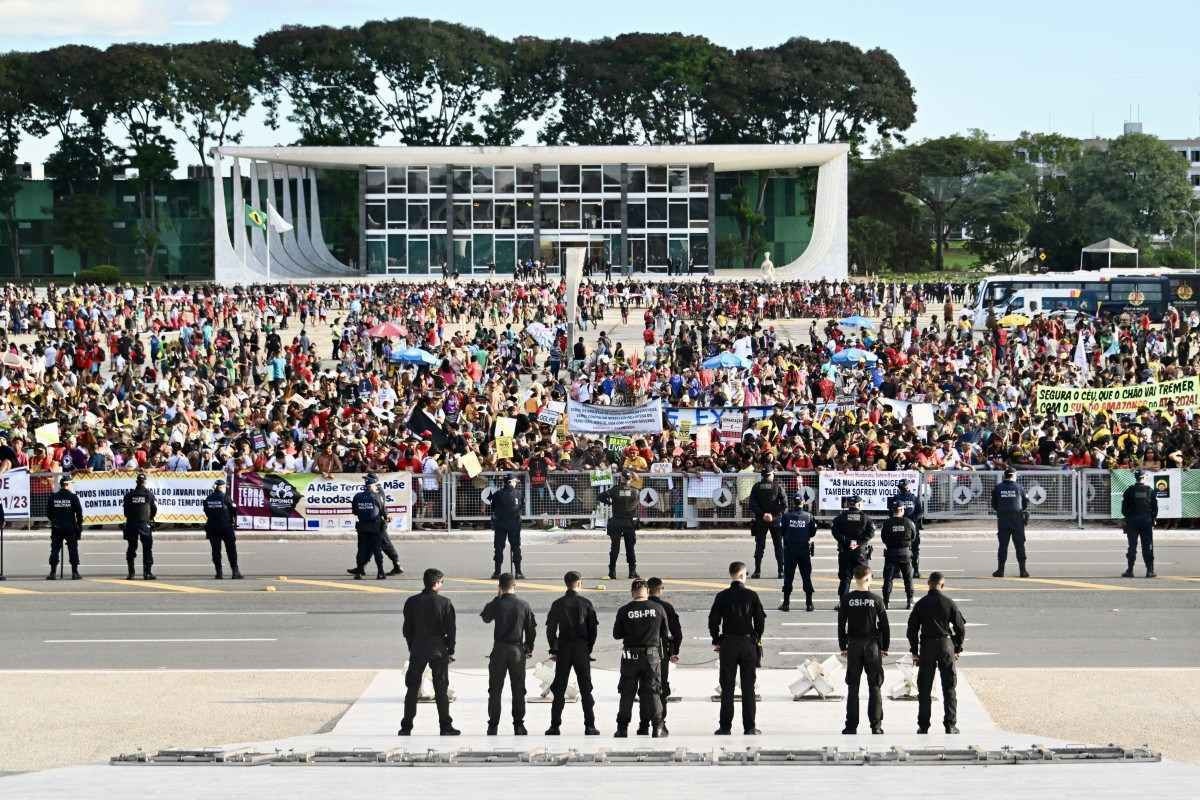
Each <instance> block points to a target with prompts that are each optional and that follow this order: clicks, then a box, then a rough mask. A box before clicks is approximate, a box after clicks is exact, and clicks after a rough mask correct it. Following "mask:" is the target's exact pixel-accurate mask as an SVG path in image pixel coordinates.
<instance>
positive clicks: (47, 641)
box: [42, 639, 279, 644]
mask: <svg viewBox="0 0 1200 800" xmlns="http://www.w3.org/2000/svg"><path fill="white" fill-rule="evenodd" d="M278 641H279V640H278V639H43V640H42V644H199V643H205V644H207V643H210V642H211V643H217V642H221V643H229V642H278Z"/></svg>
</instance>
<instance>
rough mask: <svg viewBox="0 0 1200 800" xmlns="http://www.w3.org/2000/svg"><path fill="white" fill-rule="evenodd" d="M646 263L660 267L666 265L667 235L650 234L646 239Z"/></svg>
mask: <svg viewBox="0 0 1200 800" xmlns="http://www.w3.org/2000/svg"><path fill="white" fill-rule="evenodd" d="M646 250H647V251H648V252H647V254H646V263H647V264H650V265H654V266H662V265H664V264H666V263H667V235H666V234H665V233H652V234H650V235H648V236H647V237H646Z"/></svg>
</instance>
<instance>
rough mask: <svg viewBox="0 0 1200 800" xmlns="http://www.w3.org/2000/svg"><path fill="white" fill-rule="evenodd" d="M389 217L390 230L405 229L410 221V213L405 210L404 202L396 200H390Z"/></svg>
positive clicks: (388, 203) (388, 202) (388, 206)
mask: <svg viewBox="0 0 1200 800" xmlns="http://www.w3.org/2000/svg"><path fill="white" fill-rule="evenodd" d="M387 215H388V227H389V228H403V227H404V226H405V225H406V224H407V220H408V212H407V211H406V210H405V207H404V200H403V199H394V198H393V199H391V200H388V201H387Z"/></svg>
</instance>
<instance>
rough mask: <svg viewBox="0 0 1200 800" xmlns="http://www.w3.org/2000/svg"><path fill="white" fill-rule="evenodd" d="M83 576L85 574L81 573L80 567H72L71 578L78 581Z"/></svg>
mask: <svg viewBox="0 0 1200 800" xmlns="http://www.w3.org/2000/svg"><path fill="white" fill-rule="evenodd" d="M81 578H83V576H82V575H80V574H79V567H71V580H73V581H77V580H80V579H81Z"/></svg>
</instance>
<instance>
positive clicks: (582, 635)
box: [546, 570, 600, 736]
mask: <svg viewBox="0 0 1200 800" xmlns="http://www.w3.org/2000/svg"><path fill="white" fill-rule="evenodd" d="M563 583H564V584H566V587H567V592H566V594H564V595H563V596H562V597H560V598H558V599H557V600H555V601H554V602H553V603H551V605H550V613H549V614H547V615H546V642H547V643H548V644H549V645H550V660H551V661H553V662H554V683H552V684H550V694H551V696H552V697H553V698H554V699H553V701H552V702H551V704H550V727H549V728H548V729H547V730H546V735H547V736H558V735H559V729H560V728H561V727H562V712H563V706H564V705H565V704H566V693H567V682H568V681H570V679H571V670H574V671H575V682H576V683H577V684H578V685H579V703H580V705H581V706H583V732H584V734H586V735H587V736H599V735H600V731H599V730H598V729H597V728H596V712H595V707H596V701H595V699H594V698H593V697H592V648H593V647H595V646H596V635H597V632H598V631H599V627H600V626H599V623H598V622H597V620H596V609H595V608H594V607H593V606H592V601H591V600H588V599H587V598H586V597H584V596H583V595H581V594H580V593H579V589H580V587H581V585H582V583H583V577H582V576H581V575H580V574H579V573H578V572H575V571H574V570H572V571H570V572H568V573H567V574H566V575H563Z"/></svg>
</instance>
